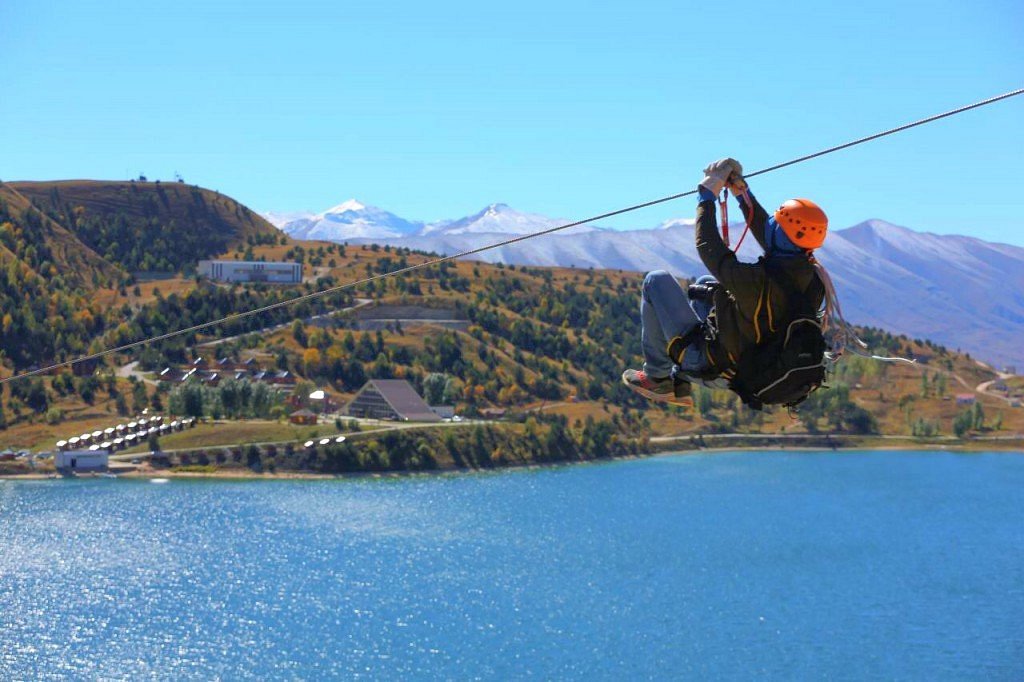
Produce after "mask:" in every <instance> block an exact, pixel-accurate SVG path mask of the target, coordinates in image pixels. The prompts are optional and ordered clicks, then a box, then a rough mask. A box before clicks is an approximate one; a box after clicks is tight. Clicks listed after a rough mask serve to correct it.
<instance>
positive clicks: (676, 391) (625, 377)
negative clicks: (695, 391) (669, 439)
mask: <svg viewBox="0 0 1024 682" xmlns="http://www.w3.org/2000/svg"><path fill="white" fill-rule="evenodd" d="M622 383H624V384H626V386H629V388H630V389H631V390H633V391H635V392H636V393H639V394H640V395H642V396H643V397H645V398H647V399H649V400H655V401H657V402H660V403H668V404H670V405H676V406H678V407H693V398H691V397H690V384H689V382H687V381H676V380H674V379H673V378H672V377H664V378H662V379H655V378H653V377H649V376H647V373H646V372H644V371H643V370H636V369H627V370H626V371H625V372H623V373H622Z"/></svg>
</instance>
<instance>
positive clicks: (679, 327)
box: [640, 270, 715, 379]
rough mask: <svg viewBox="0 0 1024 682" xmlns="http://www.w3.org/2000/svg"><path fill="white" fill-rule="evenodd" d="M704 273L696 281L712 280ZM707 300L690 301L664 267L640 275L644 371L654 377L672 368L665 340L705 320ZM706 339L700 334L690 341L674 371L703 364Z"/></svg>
mask: <svg viewBox="0 0 1024 682" xmlns="http://www.w3.org/2000/svg"><path fill="white" fill-rule="evenodd" d="M714 281H715V278H714V277H712V276H710V275H705V276H703V277H701V278H700V279H698V280H697V283H698V284H707V283H710V282H714ZM710 311H711V303H710V301H691V300H690V299H689V297H688V296H687V295H686V292H685V291H684V290H683V288H682V287H681V286H679V282H678V281H677V280H676V278H675V277H673V276H672V275H670V274H669V273H667V272H665V271H664V270H655V271H654V272H649V273H647V276H646V277H644V285H643V295H642V296H641V298H640V321H641V324H642V325H643V327H642V329H641V331H640V342H641V344H642V345H643V350H644V372H645V373H646V374H647V376H649V377H651V378H654V379H661V378H664V377H667V376H669V375H670V374H672V373H673V371H674V370H676V369H677V368H676V366H675V363H674V362H672V360H671V359H670V358H669V356H668V342H669V341H671V340H672V339H673V338H675V337H676V336H682V335H684V334H686V333H687V332H689V331H691V330H692V329H693V328H694V327H696V326H697V325H699V324H700V323H701V322H702V321H704V320H706V319H707V317H708V313H709V312H710ZM705 346H706V342H705V341H704V339H703V338H702V337H699V338H697V339H696V340H695V341H694V342H693V343H691V344H690V345H689V346H688V347H687V349H686V352H685V353H684V354H683V362H682V363H681V364H680V365H679V367H678V371H681V372H683V373H684V374H685V373H687V372H696V371H700V370H703V369H705V367H706V366H707V353H706V352H705V350H706V349H705Z"/></svg>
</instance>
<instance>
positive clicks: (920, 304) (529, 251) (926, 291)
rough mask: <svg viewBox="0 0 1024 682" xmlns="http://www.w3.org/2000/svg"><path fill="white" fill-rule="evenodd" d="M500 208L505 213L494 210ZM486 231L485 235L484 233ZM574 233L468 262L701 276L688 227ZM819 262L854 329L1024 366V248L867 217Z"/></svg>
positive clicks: (469, 220) (531, 228)
mask: <svg viewBox="0 0 1024 682" xmlns="http://www.w3.org/2000/svg"><path fill="white" fill-rule="evenodd" d="M498 207H501V210H495V209H497V208H498ZM378 210H379V209H378ZM503 212H504V214H505V217H506V218H507V220H505V221H504V222H502V221H500V220H494V219H489V218H488V214H489V213H490V214H495V213H497V214H501V213H503ZM566 222H570V221H564V222H560V221H558V220H555V219H551V218H547V217H545V216H541V215H539V214H530V213H522V212H519V211H516V210H515V209H512V208H510V207H508V206H507V205H505V204H491V205H490V206H488V207H486V208H485V209H483V210H482V211H479V212H477V213H475V214H473V215H471V216H467V217H465V218H461V219H457V220H448V221H439V222H437V223H434V224H433V225H434V226H436V227H434V228H432V229H431V228H430V226H428V225H427V224H422V225H423V227H422V228H421V229H420V230H419V231H418V232H415V233H409V234H405V235H401V236H358V237H357V236H352V237H349V238H344V237H343V236H342V235H335V236H334V238H333V239H330V237H325V236H321V237H319V238H321V239H323V238H328V239H330V240H331V241H339V242H350V243H352V244H368V243H381V244H389V245H391V246H394V247H406V248H411V249H416V250H421V251H430V252H436V253H442V254H452V253H459V252H463V251H469V250H473V249H478V248H480V247H483V246H487V245H489V244H492V243H495V242H499V241H504V240H506V239H508V238H509V237H510V236H521V235H523V234H527V233H529V232H535V231H541V230H545V229H549V228H550V227H555V226H557V225H559V224H565V223H566ZM488 226H489V227H491V228H492V229H491V230H490V231H486V230H484V229H481V228H483V227H488ZM467 228H469V229H467ZM279 229H282V230H283V231H284V232H286V233H289V234H291V235H292V236H296V237H297V234H295V233H294V232H289V230H290V229H292V228H291V226H290V224H288V223H285V224H282V225H279ZM571 229H573V230H576V229H578V228H571ZM742 229H743V226H742V225H733V226H732V234H733V239H734V243H735V240H738V238H739V235H740V233H741V232H742ZM580 232H585V234H586V239H579V238H578V236H577V234H579V232H577V234H566V233H555V234H549V235H545V236H544V238H543V239H537V240H524V241H521V242H517V243H515V244H511V245H507V246H502V247H499V248H496V249H493V250H489V251H485V252H482V253H479V254H475V255H474V258H477V259H480V260H484V261H488V262H498V261H501V262H505V263H509V264H514V265H538V266H562V267H567V266H571V267H578V268H589V267H592V268H608V269H616V270H631V271H637V272H645V271H649V270H657V269H663V270H668V271H670V272H674V273H676V274H677V275H679V276H688V277H694V276H697V275H700V274H703V273H704V272H706V268H705V267H704V265H703V263H702V262H701V260H700V258H699V257H698V255H697V252H696V248H695V244H694V225H693V219H692V218H675V219H669V220H666V221H663V222H662V223H660V224H659V225H657V226H655V227H652V228H640V229H633V230H613V229H607V228H599V227H597V228H595V227H586V228H583V229H582V230H580ZM818 253H819V258H820V260H821V261H822V263H823V264H825V265H826V266H827V267H828V268H829V270H830V272H831V274H832V276H833V279H834V280H835V282H836V284H837V287H838V288H839V295H840V299H841V302H842V304H843V309H844V312H845V313H846V315H847V317H849V318H850V320H851V321H852V322H856V323H860V324H866V325H870V326H877V327H881V328H885V329H891V330H893V331H896V332H899V333H903V334H908V335H910V336H914V337H923V338H930V339H933V340H935V341H937V342H940V343H943V344H945V345H948V346H950V347H958V348H963V349H964V350H967V351H968V352H971V353H973V354H974V355H975V356H978V357H983V358H988V359H990V360H992V361H995V362H998V363H1001V364H1022V363H1024V352H1022V351H1021V344H1020V343H1019V338H1020V337H1021V335H1022V334H1024V299H1022V297H1021V296H1019V295H1015V294H1014V291H1020V290H1024V248H1021V247H1017V246H1014V245H1012V244H1005V243H998V242H987V241H984V240H981V239H978V238H976V237H971V236H968V235H940V234H936V233H931V232H919V231H917V230H913V229H911V228H908V227H905V226H900V225H896V224H893V223H890V222H888V221H885V220H882V219H879V218H871V219H868V220H864V221H861V222H859V223H857V224H855V225H852V226H850V227H847V228H844V229H833V230H832V231H831V233H830V235H829V238H828V240H827V241H826V243H825V245H824V246H823V247H822V248H821V249H819V252H818ZM759 255H760V249H759V247H758V245H757V242H756V240H754V239H751V238H749V237H748V238H746V239H745V240H744V242H743V244H742V247H741V248H740V250H739V251H738V256H739V257H740V258H741V260H746V261H754V260H756V259H757V257H758V256H759Z"/></svg>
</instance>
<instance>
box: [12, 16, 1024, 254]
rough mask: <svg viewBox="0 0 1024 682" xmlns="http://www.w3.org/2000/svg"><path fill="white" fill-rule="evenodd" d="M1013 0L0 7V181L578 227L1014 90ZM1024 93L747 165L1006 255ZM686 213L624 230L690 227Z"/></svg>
mask: <svg viewBox="0 0 1024 682" xmlns="http://www.w3.org/2000/svg"><path fill="white" fill-rule="evenodd" d="M1022 35H1024V4H1022V3H1021V2H1020V0H978V2H973V3H968V2H963V0H955V1H948V2H942V1H940V2H892V1H891V0H888V1H886V2H875V1H869V2H858V3H827V2H820V1H814V2H810V1H804V2H792V3H786V2H764V1H763V0H760V1H758V2H749V3H748V2H741V1H736V2H726V3H720V4H719V3H716V4H707V3H692V2H681V1H679V0H674V1H672V0H667V1H658V2H643V1H638V0H634V1H632V2H624V1H620V2H617V3H611V2H583V1H582V0H572V1H567V2H562V1H559V0H546V1H545V2H537V1H536V0H517V2H514V3H512V2H506V3H487V2H479V1H476V2H445V1H444V0H438V2H387V1H386V0H377V1H363V2H352V1H336V2H323V3H300V2H273V3H268V2H258V1H257V2H232V3H225V2H215V1H212V0H205V1H202V2H192V1H175V2H162V3H150V2H133V3H128V2H59V1H55V2H45V3H44V2H36V1H35V0H20V1H19V0H3V1H2V2H0V178H2V179H3V180H37V179H56V178H115V179H118V178H119V179H126V178H128V177H130V176H133V175H137V174H139V173H140V172H144V173H145V174H146V175H147V176H148V177H149V178H150V179H154V178H163V179H171V178H172V177H173V174H174V173H175V172H177V173H180V174H181V175H182V176H183V177H184V178H185V180H186V181H187V182H189V183H196V184H199V185H202V186H205V187H209V188H211V189H217V190H219V191H221V192H223V193H226V194H229V195H231V196H233V197H235V198H237V199H239V200H241V201H242V202H244V203H245V204H247V205H249V206H250V207H252V208H254V209H256V210H261V211H262V210H282V211H283V210H297V209H312V210H317V211H318V210H323V209H325V208H327V207H329V206H331V205H334V204H337V203H339V202H341V201H343V200H345V199H347V198H349V197H356V198H358V199H359V200H361V201H363V202H364V203H370V204H374V205H377V206H380V207H382V208H386V209H388V210H390V211H393V212H395V213H397V214H399V215H401V216H403V217H405V218H409V219H421V220H435V219H440V218H454V217H460V216H463V215H466V214H469V213H471V212H474V211H476V210H479V209H480V208H481V207H483V206H485V205H486V204H489V203H492V202H505V203H508V204H510V205H512V206H513V207H515V208H518V209H520V210H524V211H531V212H539V213H544V214H547V215H551V216H556V217H564V218H574V219H575V218H581V217H585V216H589V215H593V214H595V213H601V212H604V211H607V210H611V209H615V208H619V207H621V206H625V205H629V204H632V203H637V202H640V201H644V200H648V199H653V198H657V197H660V196H663V195H667V194H672V193H675V192H677V191H682V190H686V189H690V188H692V187H694V186H695V185H696V183H697V182H698V181H699V179H700V170H701V168H703V166H704V165H705V164H706V162H708V161H710V160H713V159H715V158H718V157H721V156H725V155H730V156H734V157H736V158H738V159H739V160H740V161H742V162H743V163H744V165H745V166H746V167H747V168H748V169H750V170H755V169H758V168H762V167H765V166H768V165H771V164H774V163H776V162H779V161H783V160H787V159H789V158H792V157H795V156H799V155H801V154H804V153H808V152H812V151H815V150H817V149H819V148H822V147H826V146H830V145H833V144H836V143H839V142H843V141H847V140H849V139H852V138H855V137H860V136H862V135H866V134H870V133H873V132H876V131H878V130H881V129H885V128H889V127H892V126H895V125H898V124H901V123H904V122H908V121H910V120H913V119H916V118H921V117H924V116H927V115H930V114H933V113H938V112H941V111H945V110H947V109H951V108H954V107H956V106H959V105H961V104H966V103H969V102H972V101H975V100H979V99H983V98H985V97H989V96H991V95H995V94H999V93H1002V92H1005V91H1008V90H1012V89H1016V88H1019V87H1024V40H1022V39H1021V36H1022ZM1022 181H1024V96H1021V97H1019V98H1016V99H1012V100H1009V101H1007V102H1002V103H999V104H995V105H992V106H990V107H986V108H984V109H981V110H977V111H973V112H969V113H966V114H963V115H961V116H959V117H956V118H953V119H948V120H945V121H941V122H938V123H934V124H931V125H930V126H927V127H924V128H920V129H916V130H914V131H910V132H907V133H903V134H901V135H899V136H896V137H890V138H886V139H885V140H882V141H879V142H874V143H870V144H868V145H864V146H861V147H858V148H856V149H854V150H850V151H845V152H840V153H838V154H835V155H832V156H830V157H827V158H825V159H821V160H816V161H812V162H809V163H807V164H804V165H801V166H797V167H794V168H791V169H786V170H782V171H779V172H777V173H774V174H771V175H768V176H764V177H763V178H758V179H756V180H755V181H754V182H753V187H754V189H755V191H756V192H757V194H758V195H759V197H760V198H761V199H762V200H763V201H764V203H766V204H774V203H776V202H778V201H780V200H782V199H784V198H788V197H789V196H807V197H810V198H813V199H815V200H816V201H818V203H820V204H821V205H823V206H824V207H825V208H826V209H827V211H828V212H829V214H830V216H831V218H832V225H833V226H834V227H844V226H848V225H852V224H854V223H857V222H859V221H861V220H864V219H868V218H882V219H885V220H888V221H890V222H893V223H897V224H902V225H906V226H908V227H911V228H914V229H917V230H928V231H935V232H956V233H962V234H971V235H976V236H979V237H983V238H985V239H990V240H997V241H1006V242H1010V243H1015V244H1018V245H1024V190H1022V185H1024V182H1022ZM692 211H693V205H692V203H691V201H690V200H689V199H684V200H682V201H680V202H676V203H673V204H669V205H667V206H660V207H656V208H651V209H647V210H645V211H643V212H638V213H634V214H630V215H629V216H626V217H622V218H620V219H618V220H617V221H612V223H611V224H612V225H613V226H616V227H650V226H653V225H655V224H657V223H658V222H660V221H661V220H664V219H666V218H669V217H679V216H687V215H690V214H691V213H692Z"/></svg>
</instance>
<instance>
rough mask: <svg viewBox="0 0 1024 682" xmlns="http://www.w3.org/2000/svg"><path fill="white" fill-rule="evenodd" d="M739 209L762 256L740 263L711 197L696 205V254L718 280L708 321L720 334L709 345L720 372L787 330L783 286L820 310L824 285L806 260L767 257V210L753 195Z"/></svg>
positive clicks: (787, 317) (713, 362)
mask: <svg viewBox="0 0 1024 682" xmlns="http://www.w3.org/2000/svg"><path fill="white" fill-rule="evenodd" d="M741 205H742V204H741ZM743 208H744V213H745V215H744V217H745V218H746V219H747V221H748V223H749V224H750V232H751V234H752V235H753V237H754V238H755V239H756V240H757V242H758V243H759V244H760V245H761V248H762V249H764V251H765V254H766V255H765V256H762V257H761V258H760V259H759V260H758V262H756V263H742V262H740V261H739V260H737V258H736V254H734V253H733V252H732V250H731V249H730V248H729V247H728V246H726V245H725V242H723V241H722V236H721V234H720V233H719V231H718V220H717V218H716V216H715V202H714V200H707V201H701V202H700V203H699V204H698V205H697V227H696V237H697V253H698V254H700V258H701V260H702V261H704V265H705V266H706V267H707V269H708V271H709V272H710V273H711V274H712V275H714V277H715V278H716V279H717V280H718V281H719V282H721V284H722V286H721V287H718V289H717V290H716V291H715V299H714V304H715V307H714V311H713V319H712V320H711V323H712V325H713V326H715V327H716V328H717V330H718V336H717V340H716V342H715V343H712V344H711V346H710V348H709V354H710V355H711V361H712V366H713V367H714V368H715V369H716V370H718V371H719V372H722V371H726V370H728V369H734V368H735V366H736V363H737V361H738V359H739V357H740V356H741V355H742V354H743V352H744V351H745V350H747V349H748V348H749V347H751V346H752V345H755V344H761V343H764V342H766V341H767V340H768V339H770V338H771V337H772V336H773V335H774V334H775V333H776V332H778V331H779V330H780V329H781V330H783V331H785V326H786V324H787V322H788V321H789V316H790V310H789V307H790V301H789V300H788V297H787V296H786V293H785V292H786V291H787V290H793V291H795V292H799V296H801V297H805V298H804V302H805V303H809V304H810V306H811V307H813V308H814V309H815V310H817V309H819V308H821V305H822V302H823V301H824V298H825V287H824V286H823V285H822V283H821V280H820V279H819V278H818V275H817V273H816V272H815V271H814V265H813V263H812V262H811V260H810V258H804V257H800V256H784V257H773V256H770V255H768V253H769V250H770V249H769V245H768V244H766V243H765V238H766V236H765V228H766V226H767V223H768V213H767V212H766V211H765V210H764V208H763V207H762V206H761V204H760V203H758V201H757V199H755V198H753V197H751V205H749V206H743ZM751 211H753V215H751ZM766 261H767V262H766ZM783 280H785V281H783ZM787 284H788V286H787Z"/></svg>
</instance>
